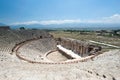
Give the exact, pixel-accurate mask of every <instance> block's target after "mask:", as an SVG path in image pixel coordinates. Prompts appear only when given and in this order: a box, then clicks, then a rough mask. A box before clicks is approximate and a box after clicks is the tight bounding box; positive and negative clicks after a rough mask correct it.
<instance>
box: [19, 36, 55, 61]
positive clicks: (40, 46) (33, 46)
mask: <svg viewBox="0 0 120 80" xmlns="http://www.w3.org/2000/svg"><path fill="white" fill-rule="evenodd" d="M54 49H56V42H55V40H54V39H52V38H43V39H39V40H35V41H32V42H29V43H28V44H24V45H23V46H22V47H21V48H20V49H19V50H18V52H20V53H19V55H20V56H22V57H24V58H26V59H29V60H32V61H41V60H42V59H43V57H44V55H45V53H46V52H48V51H50V50H54Z"/></svg>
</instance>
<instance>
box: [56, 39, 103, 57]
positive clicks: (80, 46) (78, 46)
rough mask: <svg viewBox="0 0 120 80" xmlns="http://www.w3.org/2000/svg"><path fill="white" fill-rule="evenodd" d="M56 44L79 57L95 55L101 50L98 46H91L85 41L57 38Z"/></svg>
mask: <svg viewBox="0 0 120 80" xmlns="http://www.w3.org/2000/svg"><path fill="white" fill-rule="evenodd" d="M57 44H59V45H62V46H63V47H65V48H67V49H69V50H72V51H73V52H75V53H76V54H78V55H80V56H81V57H85V56H88V55H92V54H95V53H96V52H98V51H100V50H101V47H100V46H96V45H93V44H92V45H91V44H90V43H87V42H85V41H80V40H76V39H71V38H59V39H57Z"/></svg>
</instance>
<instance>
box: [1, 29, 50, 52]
mask: <svg viewBox="0 0 120 80" xmlns="http://www.w3.org/2000/svg"><path fill="white" fill-rule="evenodd" d="M47 37H51V35H50V34H48V33H47V32H45V31H42V30H0V51H11V50H12V48H13V47H14V46H15V44H17V43H20V42H22V41H26V40H29V39H33V38H47ZM4 49H5V50H4ZM6 49H8V50H6Z"/></svg>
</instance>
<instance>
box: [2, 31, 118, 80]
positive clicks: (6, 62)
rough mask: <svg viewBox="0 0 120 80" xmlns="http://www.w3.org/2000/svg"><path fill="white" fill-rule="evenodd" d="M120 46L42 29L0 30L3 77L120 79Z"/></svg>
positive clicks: (20, 79) (5, 79) (10, 79)
mask: <svg viewBox="0 0 120 80" xmlns="http://www.w3.org/2000/svg"><path fill="white" fill-rule="evenodd" d="M119 79H120V50H119V49H114V50H110V51H107V52H104V53H103V52H102V48H101V46H97V45H94V44H92V43H89V42H87V41H80V40H75V39H71V38H57V39H55V38H54V37H53V36H52V35H50V34H49V33H47V32H45V31H42V30H0V80H119Z"/></svg>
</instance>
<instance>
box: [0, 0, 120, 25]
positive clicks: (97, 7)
mask: <svg viewBox="0 0 120 80" xmlns="http://www.w3.org/2000/svg"><path fill="white" fill-rule="evenodd" d="M119 14H120V0H0V22H2V23H8V24H12V23H13V24H14V23H18V24H19V23H31V22H33V23H43V24H44V23H45V21H49V22H50V21H51V20H52V22H53V23H54V22H59V21H61V22H62V21H63V23H64V21H66V22H69V21H70V22H76V21H77V22H81V20H83V22H84V21H86V22H87V21H88V22H94V20H96V19H97V20H98V22H99V19H103V18H105V17H106V18H119V19H117V22H118V20H120V15H119ZM115 20H116V19H115ZM41 21H43V22H41Z"/></svg>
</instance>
